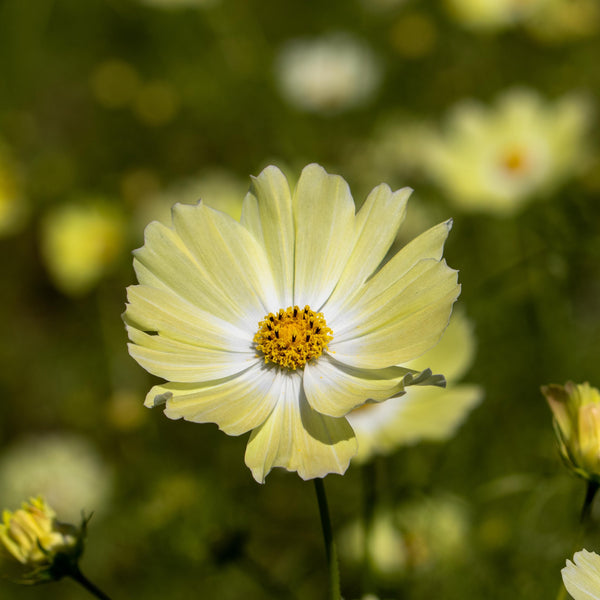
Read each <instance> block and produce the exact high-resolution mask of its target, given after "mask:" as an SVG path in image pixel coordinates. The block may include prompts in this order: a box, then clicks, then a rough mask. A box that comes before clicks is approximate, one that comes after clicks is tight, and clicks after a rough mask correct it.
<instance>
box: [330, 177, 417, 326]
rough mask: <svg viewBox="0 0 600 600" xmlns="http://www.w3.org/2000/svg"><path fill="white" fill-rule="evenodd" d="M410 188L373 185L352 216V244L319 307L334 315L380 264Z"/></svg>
mask: <svg viewBox="0 0 600 600" xmlns="http://www.w3.org/2000/svg"><path fill="white" fill-rule="evenodd" d="M411 193H412V190H411V189H410V188H403V189H401V190H398V191H397V192H392V190H391V189H390V188H389V187H388V186H387V185H385V184H381V185H379V186H377V187H376V188H375V189H374V190H373V191H372V192H371V193H370V194H369V196H368V197H367V199H366V201H365V203H364V204H363V206H362V207H361V209H360V210H359V212H358V214H357V215H356V231H357V240H356V245H355V246H354V249H353V251H352V254H351V256H350V259H349V260H348V262H347V263H346V266H345V268H344V271H343V272H342V275H341V276H340V280H339V282H338V284H337V286H336V288H335V290H334V291H333V294H332V295H331V297H330V298H329V300H328V301H327V303H326V304H325V306H324V307H323V310H324V311H325V312H326V313H327V314H328V315H335V314H337V312H338V311H339V308H340V306H343V305H345V304H346V303H347V302H348V301H349V300H350V299H351V298H352V296H353V295H354V294H356V293H357V292H358V290H359V289H360V287H361V286H362V284H363V283H364V282H365V281H366V280H367V278H368V277H369V276H370V275H372V274H373V273H374V272H375V270H376V269H377V268H378V267H379V265H380V264H381V261H382V260H383V259H384V257H385V255H386V254H387V252H388V250H389V249H390V247H391V245H392V243H393V242H394V240H395V238H396V235H397V233H398V228H399V227H400V225H401V223H402V221H404V217H405V215H406V204H407V202H408V197H409V196H410V194H411Z"/></svg>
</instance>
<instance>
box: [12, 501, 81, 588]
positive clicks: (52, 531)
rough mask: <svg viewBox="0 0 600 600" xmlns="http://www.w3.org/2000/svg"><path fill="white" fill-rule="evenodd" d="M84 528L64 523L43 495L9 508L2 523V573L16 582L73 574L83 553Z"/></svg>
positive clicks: (47, 579) (50, 578)
mask: <svg viewBox="0 0 600 600" xmlns="http://www.w3.org/2000/svg"><path fill="white" fill-rule="evenodd" d="M84 535H85V521H84V522H83V523H82V525H81V527H76V526H75V525H69V524H66V523H60V522H59V521H57V520H56V514H55V513H54V511H53V510H52V509H51V508H50V507H49V506H48V505H47V504H46V503H45V502H44V500H42V499H41V498H32V499H31V500H30V501H29V502H25V503H23V505H22V507H21V508H20V509H19V510H16V511H15V512H14V513H13V512H10V511H7V510H5V511H4V513H3V515H2V524H0V556H1V561H0V574H1V575H2V576H4V577H5V578H7V579H10V580H12V581H14V582H16V583H23V584H37V583H44V582H47V581H55V580H57V579H60V578H62V577H63V576H65V575H68V574H70V570H71V569H70V567H71V566H72V565H76V563H77V560H78V559H79V557H80V556H81V553H82V552H83V538H84Z"/></svg>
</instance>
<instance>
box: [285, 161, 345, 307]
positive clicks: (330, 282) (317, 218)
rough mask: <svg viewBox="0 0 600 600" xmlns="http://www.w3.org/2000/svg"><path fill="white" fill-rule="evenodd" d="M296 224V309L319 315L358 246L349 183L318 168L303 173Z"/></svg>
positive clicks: (297, 195) (296, 200)
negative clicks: (305, 309) (308, 310)
mask: <svg viewBox="0 0 600 600" xmlns="http://www.w3.org/2000/svg"><path fill="white" fill-rule="evenodd" d="M293 207H294V219H295V224H296V240H295V280H294V304H297V305H298V306H304V305H306V304H308V305H310V307H311V308H312V309H313V310H317V311H318V310H320V308H321V306H322V305H323V303H324V302H325V301H326V300H327V298H328V297H329V296H330V294H331V292H332V290H333V289H334V287H335V286H336V284H337V282H338V280H339V278H340V275H341V273H342V271H343V270H344V267H345V265H346V262H347V260H348V258H349V256H350V253H351V252H352V248H353V246H354V243H355V239H356V233H355V216H354V208H355V207H354V201H353V200H352V196H351V194H350V189H349V187H348V184H347V183H346V182H345V181H344V179H342V177H340V176H338V175H329V174H328V173H327V172H326V171H325V169H323V168H322V167H320V166H319V165H315V164H312V165H308V166H307V167H305V168H304V170H303V171H302V174H301V175H300V179H299V180H298V184H297V186H296V190H295V192H294V198H293Z"/></svg>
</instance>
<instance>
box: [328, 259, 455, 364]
mask: <svg viewBox="0 0 600 600" xmlns="http://www.w3.org/2000/svg"><path fill="white" fill-rule="evenodd" d="M388 264H389V263H388ZM391 275H392V273H390V272H389V271H387V270H386V269H385V267H384V268H383V269H382V270H381V271H379V273H377V274H376V275H375V276H374V277H373V278H372V279H371V280H370V281H369V282H367V284H366V285H365V293H364V294H362V295H361V297H360V298H358V299H357V300H356V302H355V303H354V306H353V307H352V313H351V314H349V315H345V316H344V319H345V323H340V325H341V327H340V328H338V326H337V324H336V323H331V328H332V329H333V336H334V338H333V340H332V342H331V343H330V344H329V351H330V352H331V353H332V354H333V355H334V356H335V358H336V360H338V361H340V362H343V363H346V364H348V365H352V366H355V367H360V368H367V369H376V368H381V367H382V366H384V367H385V366H391V365H398V364H401V363H403V362H406V361H408V360H411V359H414V358H416V357H418V356H419V355H421V354H422V353H423V352H425V351H426V350H429V349H430V348H431V347H432V346H433V345H434V344H435V343H436V342H437V341H438V340H439V338H440V337H441V335H442V333H443V331H444V329H445V328H446V326H447V325H448V320H449V318H450V313H451V311H452V305H453V303H454V301H455V300H456V298H457V297H458V295H459V293H460V285H458V283H457V272H456V271H454V270H453V269H450V268H449V267H448V266H447V265H446V262H445V261H437V260H435V259H426V260H422V261H421V262H419V263H417V265H415V266H414V267H413V268H412V269H411V270H410V271H409V272H408V273H406V274H405V275H403V276H402V277H400V279H398V280H396V279H393V278H392V277H391ZM344 325H345V327H344Z"/></svg>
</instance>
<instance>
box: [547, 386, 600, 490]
mask: <svg viewBox="0 0 600 600" xmlns="http://www.w3.org/2000/svg"><path fill="white" fill-rule="evenodd" d="M542 393H543V394H544V396H545V397H546V400H547V401H548V404H549V405H550V409H551V410H552V416H553V417H554V431H555V432H556V438H557V440H558V448H559V451H560V454H561V456H562V458H563V459H564V461H565V463H566V464H567V466H569V467H570V468H571V469H572V470H573V471H574V472H575V473H577V475H579V476H580V477H583V478H584V479H588V480H592V481H595V482H597V483H600V391H598V390H597V389H596V388H594V387H592V386H590V384H589V383H587V382H586V383H581V384H575V383H573V382H572V381H568V382H567V383H566V384H565V385H564V386H562V385H555V384H551V385H545V386H542Z"/></svg>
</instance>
